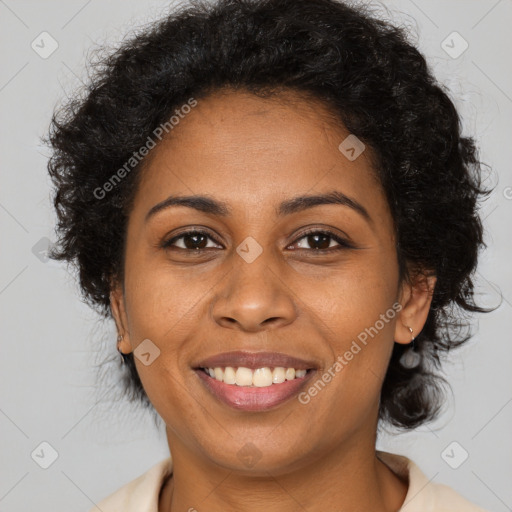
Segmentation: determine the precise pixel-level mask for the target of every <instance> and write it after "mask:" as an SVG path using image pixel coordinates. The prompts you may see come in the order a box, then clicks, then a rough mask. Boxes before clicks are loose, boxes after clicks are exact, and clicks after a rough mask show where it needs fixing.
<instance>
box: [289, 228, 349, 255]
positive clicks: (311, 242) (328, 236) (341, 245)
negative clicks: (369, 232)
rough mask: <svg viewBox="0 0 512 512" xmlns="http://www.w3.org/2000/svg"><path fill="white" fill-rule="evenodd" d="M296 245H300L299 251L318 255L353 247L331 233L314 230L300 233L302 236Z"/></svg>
mask: <svg viewBox="0 0 512 512" xmlns="http://www.w3.org/2000/svg"><path fill="white" fill-rule="evenodd" d="M301 240H303V242H301ZM333 242H334V245H333ZM297 243H299V244H302V245H299V248H298V249H299V250H308V252H311V251H313V252H320V253H323V252H331V251H332V250H334V251H339V250H341V249H348V248H353V247H354V246H353V245H352V244H351V243H349V242H348V241H347V240H345V239H343V238H341V237H340V236H338V235H336V234H334V233H332V232H331V231H321V230H314V229H313V230H309V231H306V232H305V233H302V236H301V237H300V238H297V240H296V242H295V244H297ZM308 246H309V248H308ZM290 247H291V246H290Z"/></svg>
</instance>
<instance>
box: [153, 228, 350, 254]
mask: <svg viewBox="0 0 512 512" xmlns="http://www.w3.org/2000/svg"><path fill="white" fill-rule="evenodd" d="M191 235H203V236H206V237H208V238H210V239H211V240H212V241H213V242H215V243H216V244H218V245H222V244H221V243H220V242H218V241H217V240H215V238H214V237H212V236H211V234H210V233H209V232H207V231H204V230H201V229H192V230H190V231H185V232H184V233H180V234H179V235H177V236H175V237H173V238H171V239H169V240H166V241H164V242H163V243H162V245H161V246H162V248H164V249H170V248H172V247H173V246H172V244H173V243H174V242H176V241H177V240H179V239H181V238H185V237H187V236H191ZM309 235H325V236H327V237H329V238H331V239H332V240H334V241H335V242H337V243H338V244H339V245H338V246H336V247H329V248H327V249H305V248H299V249H296V250H297V251H308V252H313V253H317V254H319V253H320V254H326V253H330V252H333V251H339V250H343V249H354V248H355V247H354V245H352V244H350V243H349V242H348V241H347V240H344V239H343V238H340V237H339V236H338V235H336V234H334V233H333V232H331V231H328V230H320V229H315V228H313V229H310V230H307V231H305V232H304V233H301V235H300V236H299V237H298V238H296V239H295V241H294V242H293V243H296V242H297V241H299V240H302V239H303V238H306V237H307V236H309ZM174 248H175V249H179V250H180V251H186V252H188V253H192V254H199V253H202V252H204V251H208V250H209V249H212V248H211V247H210V248H203V249H183V248H182V247H174Z"/></svg>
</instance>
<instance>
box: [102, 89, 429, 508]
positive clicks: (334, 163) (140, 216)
mask: <svg viewBox="0 0 512 512" xmlns="http://www.w3.org/2000/svg"><path fill="white" fill-rule="evenodd" d="M348 135H349V133H348V132H347V131H346V129H345V128H344V127H343V125H341V123H340V122H339V121H338V122H334V121H332V120H330V118H329V116H328V111H327V110H326V107H325V106H324V105H323V104H321V103H319V102H317V101H316V100H311V99H309V100H306V99H304V97H301V96H298V95H296V93H292V92H286V93H280V95H279V96H276V97H273V98H270V99H262V98H259V97H256V96H254V95H251V94H249V93H245V92H241V91H238V92H235V91H228V92H226V91H223V92H220V91H219V92H216V93H215V94H213V95H210V96H208V97H207V98H204V99H200V100H199V101H198V105H197V106H196V107H195V108H193V109H192V111H191V112H190V113H189V114H187V115H186V116H185V118H184V119H182V120H181V121H180V123H179V125H178V126H176V127H175V128H174V130H173V131H172V132H170V135H169V137H167V138H166V139H164V140H163V141H162V142H161V143H160V144H159V145H158V146H157V147H156V148H155V149H153V150H152V152H151V154H150V155H149V158H148V160H147V162H146V164H147V165H146V168H145V170H144V174H143V178H142V180H141V183H140V186H139V189H138V191H137V194H136V198H135V202H134V206H133V210H132V211H131V213H130V216H129V221H128V228H127V245H126V260H125V279H124V283H115V285H114V286H113V288H112V293H111V306H112V313H113V316H114V318H115V321H116V324H117V328H118V330H119V332H120V333H121V334H123V335H124V338H123V340H122V342H121V343H120V345H119V348H120V349H121V350H122V351H123V352H125V353H129V352H131V351H133V350H134V349H135V348H136V347H137V346H138V345H139V343H141V342H142V340H145V339H150V340H151V341H152V342H153V343H154V344H155V345H156V346H157V347H158V348H159V350H160V355H159V357H157V358H156V359H155V360H154V362H152V363H151V364H150V365H149V366H145V365H143V364H142V363H141V362H140V361H139V360H138V359H137V358H135V361H136V364H137V370H138V372H139V375H140V378H141V381H142V383H143V386H144V388H145V390H146V392H147V394H148V397H149V399H150V400H151V402H152V404H153V405H154V407H155V408H156V410H157V412H158V413H159V414H160V416H161V417H162V418H163V420H164V421H165V423H166V426H167V427H166V432H167V439H168V444H169V449H170V450H171V453H172V457H173V468H174V469H173V474H172V477H171V478H169V479H168V480H167V481H166V482H165V484H164V486H163V489H162V492H161V495H160V502H159V511H160V512H164V511H165V512H169V511H171V510H172V511H173V512H177V511H180V512H181V511H187V510H189V509H190V508H191V507H194V508H195V509H196V510H197V511H199V512H201V511H205V510H208V511H209V512H221V511H222V512H225V511H227V510H233V511H235V510H236V511H240V510H244V511H247V512H251V511H258V512H260V511H261V510H265V511H266V512H274V511H279V512H288V511H290V512H291V511H294V512H295V511H297V510H308V511H325V510H351V511H365V512H367V511H368V510H372V511H376V512H384V511H389V512H390V511H396V510H398V509H399V508H400V506H401V505H402V503H403V501H404V499H405V495H406V492H407V482H403V481H402V480H400V479H399V478H398V477H397V476H396V475H395V474H394V473H393V472H391V470H390V469H389V468H388V467H387V466H385V465H384V464H383V463H382V462H380V460H379V459H378V458H377V457H376V454H375V441H376V429H377V420H378V405H379V396H380V390H381V386H382V381H383V378H384V375H385V373H386V369H387V365H388V363H389V358H390V356H391V351H392V348H393V344H394V343H395V342H396V343H403V344H406V343H409V342H410V341H411V333H410V331H409V329H408V327H407V326H410V327H411V328H412V329H413V330H414V334H415V335H417V334H418V333H419V332H420V331H421V329H422V328H423V325H424V323H425V321H426V318H427V314H428V310H429V307H430V302H431V296H432V290H433V287H434V284H435V278H429V279H428V280H425V279H419V278H418V279H416V280H412V282H411V283H405V282H400V281H399V275H398V263H397V254H396V249H395V238H394V230H393V220H392V218H391V214H390V210H389V206H388V204H387V201H386V198H385V195H384V192H383V190H382V188H381V187H380V185H379V182H378V180H377V179H376V177H375V173H374V171H373V168H372V164H371V158H370V157H371V150H370V148H366V150H365V151H364V152H363V153H362V154H361V155H360V156H359V157H358V158H357V159H356V160H354V161H349V160H348V159H347V158H346V157H345V156H344V155H343V154H342V153H341V152H340V150H339V149H338V146H339V144H340V143H341V142H342V141H343V140H344V139H345V138H346V137H347V136H348ZM332 190H338V191H341V192H343V193H344V194H346V195H347V196H349V197H350V198H352V199H354V200H356V201H357V202H359V203H360V204H361V205H363V206H364V208H365V209H366V210H367V211H368V213H369V215H370V217H371V221H368V220H366V219H365V218H364V217H363V216H362V215H361V214H359V213H358V212H357V211H355V210H354V209H352V208H350V207H348V206H344V205H337V204H329V205H318V206H315V207H313V208H310V209H307V210H304V211H301V212H296V213H293V214H291V215H285V216H282V217H278V216H277V215H276V211H275V209H276V207H277V205H278V204H279V203H280V202H281V201H284V200H286V199H290V198H292V197H294V196H297V195H304V194H317V193H325V192H330V191H332ZM171 194H172V195H193V194H201V195H208V196H209V197H211V198H214V199H217V200H219V201H223V202H225V203H227V205H228V206H229V207H230V208H231V210H232V212H231V214H230V215H228V216H226V217H222V216H215V215H211V214H206V213H203V212H199V211H197V210H194V209H191V208H188V207H184V206H179V207H171V208H168V209H165V210H162V211H160V212H159V213H157V214H156V215H155V216H153V217H152V218H150V220H149V221H148V222H145V216H146V214H147V212H148V211H149V210H150V209H151V208H152V207H153V206H154V205H156V204H157V203H159V202H160V201H163V200H164V199H166V198H167V197H168V196H169V195H171ZM306 226H308V228H309V227H314V228H317V229H318V230H319V231H322V230H325V229H329V230H331V231H333V232H334V234H335V235H339V236H341V237H342V238H347V237H348V239H349V240H350V241H351V243H352V244H353V245H354V246H355V247H356V248H355V249H351V248H348V249H347V248H342V249H341V250H339V251H336V250H333V249H332V248H333V247H337V246H338V243H337V242H336V241H335V240H334V239H332V238H327V239H325V245H322V244H321V241H320V242H318V243H317V245H315V242H314V240H313V241H312V242H308V238H307V237H304V235H303V234H302V232H303V231H304V228H305V227H306ZM192 227H195V228H197V227H201V228H203V229H206V230H207V231H208V232H209V236H211V238H205V239H201V240H202V241H203V244H204V245H202V246H203V247H205V246H206V247H207V249H206V250H205V251H203V253H202V254H199V255H198V254H197V252H196V253H194V250H193V249H191V248H190V249H188V251H187V250H186V249H184V248H183V247H193V242H194V240H191V238H190V237H188V238H186V239H183V238H181V239H179V240H177V241H176V242H175V243H174V248H167V249H165V248H162V247H161V246H160V245H159V244H161V243H162V242H164V241H166V240H170V239H171V238H172V237H173V236H177V235H178V234H181V233H182V232H183V231H186V229H184V228H187V229H190V228H192ZM249 236H250V237H252V238H254V239H255V240H256V241H257V242H258V244H259V245H260V246H261V248H262V250H263V252H262V253H261V255H260V256H259V257H258V258H256V260H254V261H253V262H252V263H247V262H246V261H245V260H244V259H243V258H241V257H240V256H239V254H238V253H237V252H236V248H237V247H238V246H239V245H240V244H241V243H242V242H243V241H244V240H245V239H246V238H247V237H249ZM201 240H200V241H201ZM185 243H188V245H184V244H185ZM327 246H329V247H331V249H330V251H331V252H328V251H327V252H326V253H325V254H324V255H321V254H320V255H319V254H318V249H315V248H316V247H321V248H323V247H327ZM315 250H316V254H313V253H314V252H315ZM187 254H188V256H187ZM123 284H124V286H123ZM396 302H399V303H400V304H401V306H402V310H401V311H400V313H398V314H397V315H396V316H395V317H394V318H393V319H392V320H390V321H389V322H388V323H387V324H385V326H384V328H383V329H381V330H380V331H379V333H378V335H376V336H375V337H374V338H373V339H371V341H370V342H369V343H368V344H367V345H366V346H365V347H364V348H363V349H362V350H361V351H360V352H359V353H358V354H357V355H356V356H354V358H353V359H352V360H351V361H350V362H349V363H348V364H347V365H346V366H345V367H344V368H343V370H342V371H341V372H339V373H337V374H336V377H335V378H333V379H332V380H331V382H330V383H329V384H328V385H326V386H325V388H324V389H322V390H321V392H319V393H318V395H317V396H315V397H314V398H312V399H311V401H310V402H309V403H308V404H306V405H304V404H301V403H300V402H299V401H298V400H297V398H292V399H291V400H289V401H287V402H285V403H284V404H282V405H280V406H278V407H276V408H274V409H272V410H267V411H264V412H244V411H239V410H235V409H232V408H230V407H229V406H227V405H224V404H222V403H221V402H219V401H217V400H216V399H215V398H214V397H213V396H212V395H210V394H209V392H208V391H207V390H206V389H205V388H204V386H203V384H202V382H201V381H200V379H199V378H198V376H197V375H196V374H195V372H194V371H193V369H192V365H193V363H197V362H199V361H200V360H201V359H205V358H206V357H209V356H211V355H214V354H217V353H219V352H226V351H231V350H252V351H266V350H269V351H273V350H274V351H280V352H284V353H287V354H291V355H296V356H299V357H302V358H304V359H306V360H313V361H315V362H316V363H317V364H318V366H319V370H318V375H319V376H321V375H322V374H323V373H324V372H325V371H326V370H327V369H328V368H330V367H331V366H332V365H333V363H334V361H335V360H336V358H337V357H338V356H339V355H342V354H344V353H345V352H346V351H347V350H348V349H349V347H350V345H351V343H352V340H354V339H356V338H357V335H358V334H359V333H361V332H362V331H364V330H365V328H367V327H369V326H373V325H374V324H375V322H376V320H378V319H379V315H381V314H384V313H385V312H386V311H387V310H389V309H390V308H391V306H392V305H393V304H394V303H396ZM246 443H252V444H253V445H255V446H256V449H257V450H258V453H259V454H260V456H261V458H260V459H259V461H258V462H257V463H256V464H255V465H254V466H252V467H248V466H247V465H246V464H244V462H243V461H242V460H241V459H240V458H239V457H238V456H237V454H238V452H239V450H240V449H241V448H242V447H244V445H246Z"/></svg>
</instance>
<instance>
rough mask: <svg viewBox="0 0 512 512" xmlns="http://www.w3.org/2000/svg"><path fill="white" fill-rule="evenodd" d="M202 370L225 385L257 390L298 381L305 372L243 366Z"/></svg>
mask: <svg viewBox="0 0 512 512" xmlns="http://www.w3.org/2000/svg"><path fill="white" fill-rule="evenodd" d="M204 370H205V371H206V373H207V374H208V375H209V376H210V377H212V378H214V379H215V380H218V381H221V382H224V383H225V384H235V385H237V386H247V387H249V386H250V387H258V388H266V387H268V386H271V385H272V384H281V383H282V382H284V381H285V380H294V379H297V378H298V379H300V378H302V377H304V376H305V375H306V372H307V370H296V369H295V368H283V367H282V366H277V367H275V368H274V369H271V368H268V367H265V368H258V369H256V370H251V369H250V368H245V367H243V366H240V367H238V368H233V367H231V366H227V367H226V368H221V367H216V368H204Z"/></svg>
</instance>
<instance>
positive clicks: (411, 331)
mask: <svg viewBox="0 0 512 512" xmlns="http://www.w3.org/2000/svg"><path fill="white" fill-rule="evenodd" d="M404 325H405V324H404ZM405 327H407V329H409V332H410V333H411V341H414V336H413V334H414V331H413V330H412V328H411V327H409V326H408V325H405Z"/></svg>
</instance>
